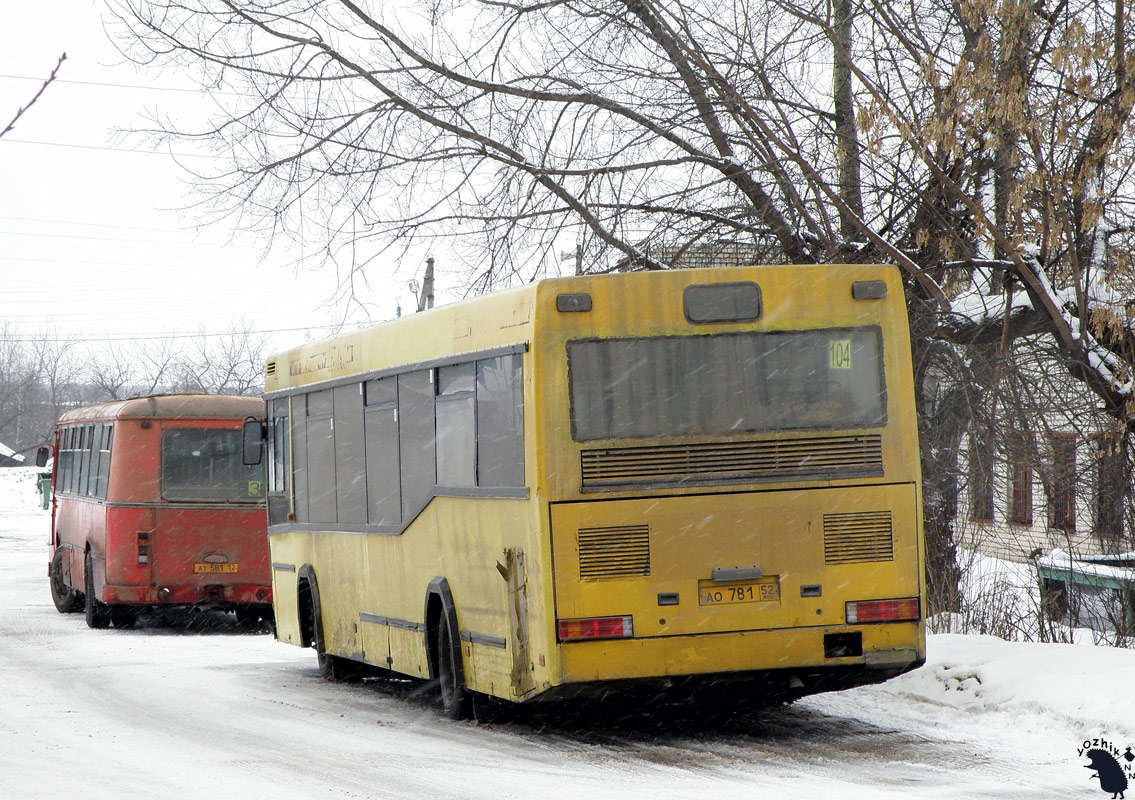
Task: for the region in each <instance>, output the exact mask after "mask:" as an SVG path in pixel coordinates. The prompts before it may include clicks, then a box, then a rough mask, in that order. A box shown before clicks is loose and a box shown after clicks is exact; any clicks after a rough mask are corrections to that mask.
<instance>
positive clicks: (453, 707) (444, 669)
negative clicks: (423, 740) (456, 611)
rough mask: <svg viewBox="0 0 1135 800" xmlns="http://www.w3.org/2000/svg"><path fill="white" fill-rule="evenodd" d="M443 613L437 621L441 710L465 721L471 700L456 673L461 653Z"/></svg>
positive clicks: (470, 708)
mask: <svg viewBox="0 0 1135 800" xmlns="http://www.w3.org/2000/svg"><path fill="white" fill-rule="evenodd" d="M457 646H458V645H457V639H456V638H455V637H454V636H453V631H451V630H450V627H449V615H447V614H446V613H445V612H444V611H443V612H442V613H441V615H440V618H439V619H438V621H437V683H438V688H440V689H441V709H442V711H443V712H444V713H445V715H446V716H447V717H449V718H450V719H466V718H468V717H469V716H470V715H471V714H472V712H473V702H472V698H471V697H470V696H469V692H467V691H466V690H465V685H464V682H463V681H462V680H461V677H460V674H459V672H458V664H459V663H460V661H459V659H460V658H461V651H460V650H458V649H457Z"/></svg>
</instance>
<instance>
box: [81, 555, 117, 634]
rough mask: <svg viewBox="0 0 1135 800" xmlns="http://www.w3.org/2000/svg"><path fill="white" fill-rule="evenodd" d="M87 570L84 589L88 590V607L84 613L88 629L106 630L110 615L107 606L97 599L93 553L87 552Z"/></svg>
mask: <svg viewBox="0 0 1135 800" xmlns="http://www.w3.org/2000/svg"><path fill="white" fill-rule="evenodd" d="M83 566H84V567H85V569H84V570H83V573H84V575H83V588H84V589H85V590H86V592H85V594H86V606H85V607H84V608H83V611H84V612H85V614H86V617H87V627H88V628H106V627H109V626H110V614H109V613H108V612H107V608H106V605H105V604H104V603H101V602H99V600H98V598H96V597H95V571H94V559H93V558H91V553H90V551H89V550H88V551H87V557H86V559H85V560H84V562H83Z"/></svg>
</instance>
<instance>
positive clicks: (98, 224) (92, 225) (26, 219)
mask: <svg viewBox="0 0 1135 800" xmlns="http://www.w3.org/2000/svg"><path fill="white" fill-rule="evenodd" d="M0 219H11V220H17V221H19V222H46V223H48V224H56V225H82V226H84V227H88V228H116V229H118V228H120V229H122V230H128V231H154V232H155V233H182V232H186V233H188V232H190V230H191V229H189V228H150V227H146V226H143V225H108V224H106V223H102V222H77V221H75V220H70V219H44V218H43V217H12V216H7V215H5V214H0ZM193 232H197V231H196V230H193ZM201 235H204V236H225V235H226V234H223V233H205V234H201Z"/></svg>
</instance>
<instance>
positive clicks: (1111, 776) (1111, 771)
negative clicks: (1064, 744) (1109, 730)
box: [1077, 739, 1135, 800]
mask: <svg viewBox="0 0 1135 800" xmlns="http://www.w3.org/2000/svg"><path fill="white" fill-rule="evenodd" d="M1077 754H1078V755H1079V756H1080V757H1082V758H1086V759H1088V763H1087V764H1084V765H1083V766H1084V769H1090V770H1091V771H1092V774H1091V776H1090V777H1089V780H1098V781H1099V782H1100V789H1101V790H1102V791H1104V792H1107V793H1108V794H1110V795H1111V797H1112V800H1125V798H1124V794H1123V793H1124V792H1126V791H1127V787H1128V786H1129V785H1130V783H1131V782H1132V781H1135V772H1133V771H1132V766H1131V762H1132V760H1135V758H1133V757H1128V756H1129V754H1131V748H1130V747H1128V748H1127V752H1125V753H1123V754H1122V755H1121V754H1120V751H1119V748H1118V747H1116V746H1115V745H1114V744H1112V743H1111V742H1109V741H1108V740H1107V739H1085V740H1084V743H1083V745H1081V747H1080V748H1079V750H1078V753H1077ZM1120 759H1123V760H1124V761H1126V762H1127V763H1124V761H1121V760H1120Z"/></svg>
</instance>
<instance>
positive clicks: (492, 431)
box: [477, 355, 524, 487]
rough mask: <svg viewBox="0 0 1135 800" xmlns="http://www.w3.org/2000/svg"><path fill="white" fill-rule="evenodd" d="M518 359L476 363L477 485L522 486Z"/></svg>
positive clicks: (520, 382) (522, 465)
mask: <svg viewBox="0 0 1135 800" xmlns="http://www.w3.org/2000/svg"><path fill="white" fill-rule="evenodd" d="M520 363H521V362H520V356H519V355H510V356H500V357H499V358H486V359H482V360H480V361H478V362H477V485H478V486H498V487H499V486H509V487H521V486H524V390H523V383H522V381H521V379H520Z"/></svg>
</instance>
